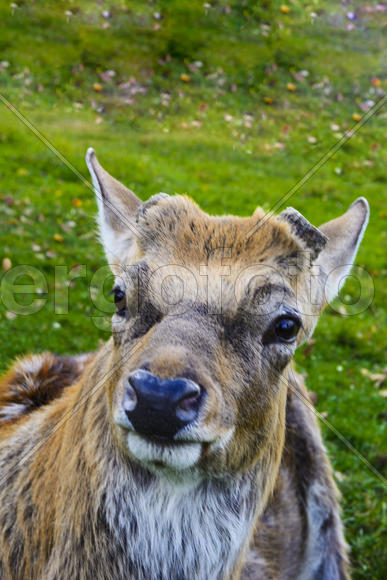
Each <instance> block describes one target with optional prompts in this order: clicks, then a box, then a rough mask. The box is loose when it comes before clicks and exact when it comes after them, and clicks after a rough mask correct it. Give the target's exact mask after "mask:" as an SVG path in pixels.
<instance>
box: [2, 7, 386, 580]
mask: <svg viewBox="0 0 387 580" xmlns="http://www.w3.org/2000/svg"><path fill="white" fill-rule="evenodd" d="M17 4H18V6H17V7H16V8H15V7H14V8H13V10H12V8H11V7H10V4H9V3H8V2H0V22H1V24H0V26H1V34H0V60H1V61H7V62H8V63H9V65H8V66H5V65H4V64H2V65H0V67H1V68H0V92H1V93H2V94H3V95H4V96H5V97H6V98H7V99H8V100H9V101H10V102H12V104H13V105H14V106H15V107H16V108H17V109H19V110H20V111H21V112H22V113H23V114H24V115H25V117H27V118H28V120H29V121H30V122H31V123H33V124H34V125H35V126H36V127H37V128H39V130H40V131H41V132H42V134H43V135H44V136H45V137H46V138H47V139H49V141H50V142H51V143H52V144H53V145H54V146H55V147H56V148H57V149H58V150H59V151H60V152H61V153H62V154H63V155H64V156H65V157H66V158H67V159H68V160H69V161H70V162H71V163H72V164H73V165H74V166H75V167H76V168H77V169H79V171H81V173H83V174H84V175H85V176H86V168H85V163H84V161H83V159H84V154H85V150H86V148H87V147H88V146H93V147H94V148H95V150H96V152H97V154H98V157H99V159H100V160H101V161H102V163H103V164H104V166H105V167H106V168H107V169H108V170H109V171H110V172H111V173H112V174H113V175H115V176H116V177H117V178H118V179H120V180H121V181H123V182H124V183H125V184H126V185H128V186H129V187H131V188H132V189H134V190H135V191H136V192H137V193H138V194H139V195H140V196H141V197H143V198H144V199H145V198H147V197H148V196H150V195H152V194H154V193H157V192H158V191H166V192H168V193H188V194H189V195H191V196H192V197H193V198H194V199H195V200H196V201H197V202H198V203H199V204H200V205H201V206H202V207H203V209H205V210H206V211H208V212H212V213H235V214H240V215H247V214H250V213H251V212H252V211H253V210H254V209H255V207H256V206H257V205H262V206H263V207H264V208H269V207H270V206H271V205H272V204H274V203H275V202H276V201H277V200H278V199H279V198H280V197H281V196H283V195H284V194H285V193H286V192H287V191H288V190H289V189H290V188H291V187H292V186H293V185H294V184H295V183H296V182H297V181H298V180H299V179H300V178H301V177H302V176H303V175H304V174H305V173H306V171H308V170H309V169H310V168H311V167H312V166H313V165H314V164H315V163H316V162H317V161H318V160H319V159H320V157H321V156H322V155H323V154H324V153H325V152H326V151H327V150H329V148H330V147H332V146H333V145H334V144H335V143H336V142H337V140H338V139H339V138H340V135H342V134H344V132H345V131H346V130H348V129H349V128H351V127H352V126H353V125H354V123H355V121H354V120H353V118H352V115H353V114H355V113H357V114H360V115H363V114H364V108H365V107H366V106H367V104H366V103H367V101H374V102H376V101H377V100H378V99H380V98H381V96H382V94H383V89H385V87H386V84H385V82H384V80H383V78H384V77H383V74H384V72H383V62H382V53H383V50H384V51H385V48H386V44H385V42H384V41H383V34H382V32H383V24H385V21H386V15H385V13H383V12H380V11H378V10H377V3H376V2H367V3H366V4H364V3H361V2H353V3H348V4H346V5H344V4H343V5H341V4H340V3H338V2H334V1H333V0H332V1H331V0H329V1H327V2H320V1H319V0H315V1H314V2H301V1H297V0H294V1H293V2H291V3H289V7H290V9H291V10H290V13H289V14H284V13H283V12H281V10H280V5H281V2H277V1H270V0H266V1H265V2H260V3H257V2H255V1H253V0H230V1H229V2H226V1H223V0H219V1H217V2H211V3H210V4H211V6H208V7H207V8H205V7H204V4H203V2H201V1H200V2H197V1H195V0H190V1H186V0H168V1H166V0H163V1H160V2H156V1H155V2H139V1H133V2H130V3H118V2H115V3H113V2H110V3H109V2H103V1H101V2H98V3H96V2H91V1H88V0H85V1H81V0H80V1H79V2H75V1H74V2H72V1H70V0H69V1H60V2H54V1H52V0H41V1H39V2H30V1H27V0H25V1H20V2H18V3H17ZM103 10H108V11H110V12H111V18H104V17H103V16H102V11H103ZM65 11H71V12H72V14H71V15H69V14H67V16H66V14H65ZM12 12H13V13H12ZM348 12H355V13H356V14H357V19H356V20H354V21H352V20H350V19H349V18H348V17H347V13H348ZM155 13H160V14H161V15H162V18H161V19H160V20H159V19H157V18H155V16H154V14H155ZM383 21H384V23H383ZM351 24H354V29H353V30H347V27H348V25H351ZM155 28H156V29H155ZM157 28H158V29H157ZM196 61H200V63H201V65H198V64H196V65H195V64H193V63H195V62H196ZM108 70H112V71H114V76H111V78H110V79H109V77H107V76H106V75H104V73H105V72H106V71H108ZM301 71H307V73H303V74H300V73H301ZM101 74H102V75H103V78H101ZM182 75H183V77H182ZM184 75H188V76H189V79H188V78H187V77H186V76H184ZM303 75H304V76H303ZM375 78H377V79H380V80H381V86H375V80H373V79H375ZM133 79H135V80H133ZM184 79H185V80H184ZM187 81H188V82H187ZM95 83H99V84H100V85H101V87H102V89H103V90H102V91H101V92H98V91H96V90H95V88H93V85H95ZM287 83H292V84H294V85H295V87H296V91H295V92H292V91H289V90H288V89H287V88H286V85H287ZM376 84H378V83H377V82H376ZM97 88H98V87H97ZM265 98H266V99H272V101H273V102H272V104H267V103H266V102H265ZM368 106H370V103H368ZM0 107H1V109H0V110H1V115H0V153H1V155H0V207H1V211H0V243H1V245H0V248H1V250H0V260H2V259H3V258H9V259H10V260H11V261H12V265H13V266H16V265H23V264H29V265H32V266H34V267H36V268H38V269H39V270H41V271H42V272H43V273H44V275H45V277H46V279H47V281H48V287H47V290H48V293H47V294H42V295H41V298H44V302H43V303H42V308H41V309H40V310H39V311H38V312H37V313H35V314H34V315H32V316H23V315H19V316H17V317H16V318H14V319H10V318H9V314H7V312H9V309H7V307H6V305H4V296H6V294H5V291H6V280H7V279H6V278H4V276H6V274H5V273H4V272H3V271H2V270H0V271H1V280H0V282H1V284H2V286H1V289H2V298H3V303H2V304H1V305H0V336H1V337H2V341H1V352H0V367H1V369H5V368H6V366H7V365H8V364H9V363H10V361H11V360H12V358H14V357H15V356H17V355H20V354H23V353H26V352H29V351H42V350H45V349H50V350H54V351H56V352H60V353H65V352H66V353H78V352H81V351H86V350H91V349H95V348H96V347H97V346H98V342H99V341H100V340H105V339H106V338H107V336H108V330H107V329H106V327H104V325H103V320H104V319H103V317H101V314H100V312H99V310H98V307H101V306H103V307H104V308H105V306H106V305H105V302H104V300H103V298H102V297H101V292H99V294H98V289H97V286H98V284H97V280H96V279H95V278H94V279H93V276H94V275H95V273H96V272H97V271H98V270H99V268H100V267H101V266H103V265H104V264H105V261H104V257H103V252H102V250H101V248H100V247H99V245H98V243H97V240H96V236H95V221H94V215H95V202H94V199H93V196H92V193H91V191H90V190H89V189H88V188H87V187H85V185H84V184H83V183H82V182H81V181H80V180H79V179H78V177H77V176H76V175H74V173H72V172H71V171H70V170H69V169H68V168H67V167H66V166H65V165H64V164H63V163H62V162H61V161H60V160H59V159H58V158H56V157H55V155H54V154H53V153H52V152H51V151H50V150H49V149H48V148H47V147H46V146H45V145H44V144H43V143H42V142H41V141H40V140H39V139H37V138H36V136H35V135H34V134H33V133H32V132H31V131H30V130H29V129H28V128H27V127H26V126H24V125H23V124H22V123H21V122H20V121H19V120H18V119H17V118H16V116H15V115H14V114H13V113H12V112H11V111H10V110H8V109H7V108H6V107H5V106H3V105H1V104H0ZM385 117H386V110H385V108H384V109H383V110H381V111H380V112H379V113H378V114H377V115H375V116H373V117H372V118H371V119H370V120H369V121H368V122H367V123H366V124H365V125H364V126H363V127H362V128H361V130H360V131H359V132H358V133H357V134H356V135H355V136H354V137H353V138H352V139H351V140H350V141H349V142H348V143H346V144H345V145H344V146H343V147H342V148H341V149H340V151H338V152H337V153H336V154H335V156H334V157H333V158H332V159H330V160H328V161H327V163H325V165H324V166H323V167H322V168H321V169H320V170H319V171H318V172H317V173H316V175H314V176H313V177H312V178H311V179H310V180H309V181H308V182H307V183H306V184H304V185H303V187H302V188H300V189H299V190H298V191H297V192H296V193H295V194H294V195H293V196H292V198H291V200H289V202H288V204H291V205H293V206H295V207H296V208H297V209H298V210H299V211H301V212H302V213H304V215H305V216H306V217H307V218H308V219H310V221H312V222H313V223H315V224H319V223H322V222H324V221H327V220H329V219H331V218H333V217H336V216H337V215H339V214H340V213H342V212H344V211H345V209H346V208H347V207H348V205H349V204H350V203H351V202H352V201H353V200H354V199H355V198H356V197H358V196H359V195H364V196H365V197H367V198H368V200H369V201H370V205H371V220H370V225H369V227H368V230H367V232H366V235H365V238H364V241H363V243H362V246H361V248H360V251H359V254H358V259H357V263H358V264H359V265H361V266H363V267H364V268H365V269H366V270H367V271H368V272H369V273H370V274H371V276H372V278H373V282H374V285H375V297H374V300H373V302H372V304H371V305H370V306H369V307H368V308H367V309H366V310H365V311H364V312H362V313H361V314H359V315H357V316H350V317H345V316H342V315H340V314H338V313H337V312H335V311H334V310H332V309H329V310H327V312H326V313H325V314H324V316H323V317H322V319H321V322H320V324H319V326H318V328H317V330H316V333H315V335H314V340H315V342H314V343H312V344H309V345H306V346H305V347H303V348H301V350H300V352H299V353H298V354H297V357H296V360H297V363H298V367H299V369H300V370H302V371H303V372H305V373H307V375H308V379H307V384H308V386H309V388H310V389H311V390H313V391H316V392H317V393H318V403H317V408H318V410H319V411H320V412H324V413H327V419H328V420H329V421H330V422H331V423H332V424H333V425H334V426H335V427H336V428H337V429H338V430H339V431H340V432H341V433H342V434H343V435H344V436H345V437H346V439H347V440H348V441H349V442H350V443H351V444H352V445H353V446H354V447H356V449H358V450H359V452H360V453H361V454H362V455H363V456H364V457H366V458H367V459H368V460H369V461H370V462H371V463H372V464H373V465H375V466H376V467H377V468H378V470H379V471H382V470H383V464H384V463H385V457H386V456H385V453H386V451H385V450H384V451H383V450H382V444H383V437H384V442H385V430H384V427H385V418H386V414H385V399H384V398H383V397H382V396H381V392H382V390H383V389H386V386H385V385H384V386H381V387H380V388H377V386H376V385H375V381H373V380H372V377H369V376H368V374H366V373H367V371H368V372H369V373H371V375H373V374H374V373H380V372H381V371H382V370H383V368H384V366H385V364H386V363H385V358H384V356H383V354H384V353H383V346H384V345H385V339H386V332H385V328H386V314H385V303H386V300H387V296H386V284H385V273H386V270H387V266H386V255H387V252H386V234H385V219H386V215H387V212H386V209H385V206H386V201H387V200H386V194H385V180H386V174H385V166H384V165H383V154H384V153H385V151H383V137H384V134H385V127H383V120H385ZM335 125H336V126H337V127H335ZM312 138H314V139H312ZM313 141H314V142H313ZM74 200H75V201H74ZM56 234H60V235H61V236H62V237H63V241H62V242H57V241H55V239H54V236H55V235H56ZM81 265H85V267H86V272H83V270H82V268H80V266H81ZM56 266H66V267H67V268H68V269H69V270H71V269H72V268H75V270H74V272H78V274H83V273H85V274H86V275H85V276H82V277H78V278H76V279H75V280H74V281H73V282H72V283H71V285H70V288H68V291H69V297H70V302H69V310H68V312H67V313H66V312H65V311H63V301H64V299H65V297H66V292H67V287H66V281H65V279H61V278H60V277H59V270H57V272H56V284H55V267H56ZM90 281H92V283H93V284H94V286H95V287H96V288H95V289H94V290H93V292H92V296H93V297H94V300H95V302H96V303H94V302H93V301H92V300H91V298H90V293H89V283H90ZM19 282H23V280H22V279H20V280H19ZM29 282H30V281H29V280H28V279H26V280H25V283H29ZM54 284H55V286H56V288H57V292H58V288H59V293H60V294H59V298H57V301H58V300H59V303H57V304H56V308H55V304H54V293H53V290H54ZM107 284H108V281H107ZM39 285H40V287H41V290H45V288H44V285H43V282H42V281H40V280H39V281H38V286H39ZM356 292H357V288H356V284H355V283H353V282H352V283H350V282H348V284H347V285H346V287H345V290H344V291H343V295H344V296H346V297H347V298H346V299H347V300H350V299H351V297H352V298H354V297H355V296H356ZM98 296H99V298H98ZM33 298H36V297H33ZM30 300H31V298H30ZM98 300H99V302H98ZM59 312H62V313H59ZM364 369H366V371H365V370H364ZM322 429H323V432H324V437H325V441H326V443H327V446H328V449H329V453H330V456H331V459H332V463H333V466H334V470H335V471H336V472H337V474H338V478H339V482H338V483H339V487H340V489H341V492H342V494H343V510H344V514H343V515H344V520H345V524H346V533H347V539H348V541H349V543H350V545H351V559H352V565H353V576H354V578H359V579H360V578H362V579H381V578H382V577H383V575H384V574H383V571H384V573H385V566H386V554H385V551H384V552H383V547H384V546H385V536H384V537H383V521H384V527H385V498H384V496H383V492H384V490H383V487H382V484H381V482H380V481H379V480H378V479H377V478H376V477H375V476H374V475H373V474H372V473H371V472H370V471H369V470H368V469H367V467H366V466H365V465H364V464H363V463H362V462H361V460H359V458H358V457H356V456H355V455H353V454H352V453H351V452H350V451H349V450H348V449H347V448H346V447H345V446H344V445H343V443H342V442H341V441H340V440H339V439H338V438H337V437H336V435H335V434H334V433H332V432H331V431H330V430H329V429H328V428H326V427H325V426H324V425H322ZM383 453H384V455H383Z"/></svg>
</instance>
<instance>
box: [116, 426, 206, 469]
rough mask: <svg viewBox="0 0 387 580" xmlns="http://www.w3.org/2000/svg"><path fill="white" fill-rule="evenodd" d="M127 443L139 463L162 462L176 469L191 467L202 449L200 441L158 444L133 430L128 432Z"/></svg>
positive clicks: (197, 459)
mask: <svg viewBox="0 0 387 580" xmlns="http://www.w3.org/2000/svg"><path fill="white" fill-rule="evenodd" d="M127 444H128V449H129V451H130V453H131V454H132V455H133V457H135V458H136V459H137V460H138V461H140V462H141V463H154V462H157V463H162V464H163V465H165V467H168V468H170V469H175V470H177V471H181V470H183V469H188V468H189V467H193V466H194V465H195V463H197V462H198V461H199V459H200V455H201V449H202V446H201V443H186V444H184V443H180V444H179V445H171V446H169V445H165V446H164V445H158V444H157V443H154V442H153V441H148V440H147V439H144V438H143V437H141V436H140V435H138V434H137V433H133V432H130V433H128V435H127Z"/></svg>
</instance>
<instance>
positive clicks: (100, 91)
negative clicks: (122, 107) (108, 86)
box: [93, 83, 103, 93]
mask: <svg viewBox="0 0 387 580" xmlns="http://www.w3.org/2000/svg"><path fill="white" fill-rule="evenodd" d="M93 89H94V90H95V91H97V93H102V91H103V86H102V85H100V84H99V83H94V84H93Z"/></svg>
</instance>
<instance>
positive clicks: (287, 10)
mask: <svg viewBox="0 0 387 580" xmlns="http://www.w3.org/2000/svg"><path fill="white" fill-rule="evenodd" d="M280 10H281V12H282V14H290V8H289V6H286V4H282V5H281V6H280Z"/></svg>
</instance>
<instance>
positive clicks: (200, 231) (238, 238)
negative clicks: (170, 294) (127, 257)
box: [137, 196, 302, 269]
mask: <svg viewBox="0 0 387 580" xmlns="http://www.w3.org/2000/svg"><path fill="white" fill-rule="evenodd" d="M137 225H138V230H139V246H140V251H141V252H142V253H143V254H145V255H146V254H148V255H149V254H150V255H152V254H155V255H156V256H157V259H158V261H160V260H161V259H164V260H168V259H169V260H173V259H174V260H175V261H176V263H178V264H186V265H192V266H198V265H200V264H208V265H209V266H211V267H212V268H214V269H215V268H219V267H221V266H222V265H228V264H237V263H238V264H239V265H246V264H254V263H258V262H261V263H263V262H272V261H273V260H275V261H279V262H280V261H281V260H283V259H286V257H287V256H291V255H293V254H294V253H295V252H297V251H299V250H301V249H302V245H301V244H299V243H298V242H297V240H296V239H295V238H294V236H293V235H292V234H291V232H290V228H289V226H288V224H286V223H282V222H280V221H278V220H276V219H273V218H272V219H267V216H266V215H265V213H264V212H263V210H261V209H258V210H257V211H256V212H255V214H254V215H253V216H251V217H235V216H221V217H217V216H209V215H207V214H206V213H204V212H203V211H202V210H201V209H200V208H199V207H198V206H197V205H196V204H195V203H194V202H193V201H192V200H190V199H189V198H186V197H183V196H175V197H169V198H165V199H162V200H161V201H160V202H159V203H158V204H155V205H154V206H152V207H151V208H150V209H149V210H148V211H147V212H146V213H145V215H143V216H141V217H140V218H139V219H138V222H137Z"/></svg>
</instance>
